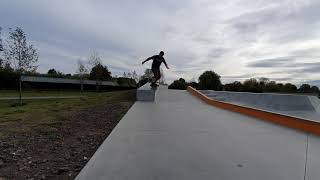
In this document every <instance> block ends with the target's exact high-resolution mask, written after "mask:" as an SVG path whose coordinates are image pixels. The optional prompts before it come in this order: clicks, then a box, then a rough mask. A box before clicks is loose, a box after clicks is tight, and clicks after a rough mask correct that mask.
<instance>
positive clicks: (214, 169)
mask: <svg viewBox="0 0 320 180" xmlns="http://www.w3.org/2000/svg"><path fill="white" fill-rule="evenodd" d="M309 141H310V142H311V143H310V147H309V150H308V151H307V147H308V146H307V142H308V141H307V135H306V134H305V133H302V132H300V131H296V130H292V129H288V128H285V127H281V126H278V125H274V124H270V123H267V122H264V121H260V120H257V119H254V118H250V117H247V116H243V115H240V114H237V113H233V112H229V111H225V110H222V109H218V108H215V107H212V106H209V105H207V104H205V103H203V102H202V101H201V100H199V99H197V98H196V97H193V96H192V95H190V94H189V93H188V92H186V91H175V90H167V89H166V87H160V88H159V91H158V99H157V101H156V102H154V103H153V102H136V103H135V104H134V105H133V107H132V108H131V109H130V110H129V112H128V113H127V114H126V115H125V116H124V118H123V119H122V120H121V121H120V122H119V124H118V125H117V126H116V128H115V129H114V130H113V131H112V133H111V134H110V135H109V137H108V138H107V139H106V140H105V141H104V143H103V144H102V145H101V146H100V147H99V149H98V150H97V152H96V153H95V154H94V156H93V157H92V158H91V159H90V161H89V162H88V163H87V165H86V166H85V167H84V168H83V170H82V171H81V172H80V174H79V175H78V176H77V178H76V179H77V180H85V179H87V180H91V179H95V180H104V179H108V180H113V179H114V180H115V179H117V180H125V179H130V180H147V179H148V180H153V179H154V180H156V179H157V180H158V179H166V180H178V179H181V180H188V179H190V180H194V179H199V180H200V179H201V180H202V179H217V180H258V179H259V180H303V179H304V178H305V177H307V179H308V180H319V179H320V171H318V169H319V167H320V166H319V162H320V159H319V158H320V141H319V137H312V138H309ZM307 152H308V153H310V154H311V155H312V156H308V158H307V157H306V155H307ZM306 159H308V162H309V164H307V166H305V164H306ZM305 167H307V168H305ZM305 170H307V171H305ZM305 172H307V173H308V174H306V173H305Z"/></svg>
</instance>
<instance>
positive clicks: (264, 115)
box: [187, 86, 320, 136]
mask: <svg viewBox="0 0 320 180" xmlns="http://www.w3.org/2000/svg"><path fill="white" fill-rule="evenodd" d="M187 91H188V92H190V93H191V94H192V95H194V96H196V97H198V98H199V99H201V100H203V101H204V102H205V103H207V104H209V105H212V106H215V107H219V108H222V109H226V110H229V111H233V112H237V113H240V114H243V115H247V116H251V117H255V118H257V119H261V120H264V121H268V122H272V123H275V124H279V125H282V126H286V127H289V128H293V129H298V130H301V131H304V132H307V133H311V134H314V135H318V136H320V123H318V122H314V121H310V120H307V119H302V118H297V117H292V116H288V115H283V114H279V113H273V112H268V111H263V110H259V109H254V108H249V107H243V106H239V105H235V104H231V103H225V102H221V101H217V100H213V99H211V98H208V97H207V96H206V95H204V94H202V93H201V92H199V91H197V90H196V89H194V88H192V87H191V86H189V87H188V88H187Z"/></svg>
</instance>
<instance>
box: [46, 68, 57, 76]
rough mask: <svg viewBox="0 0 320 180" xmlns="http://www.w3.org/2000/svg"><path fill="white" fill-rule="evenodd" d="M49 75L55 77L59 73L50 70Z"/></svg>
mask: <svg viewBox="0 0 320 180" xmlns="http://www.w3.org/2000/svg"><path fill="white" fill-rule="evenodd" d="M47 74H48V75H51V76H55V75H57V71H56V70H55V69H49V71H48V73H47Z"/></svg>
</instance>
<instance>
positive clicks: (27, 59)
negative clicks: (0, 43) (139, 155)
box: [4, 27, 39, 73]
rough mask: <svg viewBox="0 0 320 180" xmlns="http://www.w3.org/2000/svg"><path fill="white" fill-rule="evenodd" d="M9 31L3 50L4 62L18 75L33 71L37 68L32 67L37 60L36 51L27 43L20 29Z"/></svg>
mask: <svg viewBox="0 0 320 180" xmlns="http://www.w3.org/2000/svg"><path fill="white" fill-rule="evenodd" d="M9 30H10V32H9V37H8V40H7V43H6V47H5V48H4V59H5V61H6V62H7V63H9V64H11V65H12V66H13V68H14V70H16V71H18V72H20V73H22V72H28V71H35V70H36V68H37V66H34V64H35V63H36V62H37V61H38V58H39V56H38V53H37V50H36V49H35V48H34V47H33V45H29V44H28V43H27V37H26V34H25V33H24V32H23V30H22V29H21V28H19V27H17V28H16V29H14V30H12V29H9Z"/></svg>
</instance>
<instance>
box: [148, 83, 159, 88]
mask: <svg viewBox="0 0 320 180" xmlns="http://www.w3.org/2000/svg"><path fill="white" fill-rule="evenodd" d="M150 86H151V87H158V86H159V84H157V83H151V84H150Z"/></svg>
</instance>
